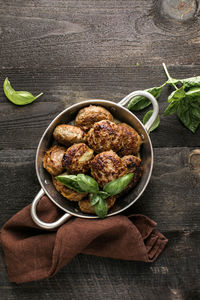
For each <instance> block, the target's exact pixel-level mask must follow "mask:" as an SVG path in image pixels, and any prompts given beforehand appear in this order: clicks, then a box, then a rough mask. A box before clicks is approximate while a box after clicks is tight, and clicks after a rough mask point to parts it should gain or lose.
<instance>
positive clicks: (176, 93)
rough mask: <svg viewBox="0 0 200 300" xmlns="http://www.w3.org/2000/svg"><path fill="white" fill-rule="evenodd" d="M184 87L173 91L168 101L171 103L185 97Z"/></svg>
mask: <svg viewBox="0 0 200 300" xmlns="http://www.w3.org/2000/svg"><path fill="white" fill-rule="evenodd" d="M184 89H185V87H184V86H182V87H181V88H180V89H178V90H175V91H173V92H172V93H171V94H170V95H169V97H168V102H169V103H171V102H173V101H180V100H181V99H182V98H184V97H185V90H184Z"/></svg>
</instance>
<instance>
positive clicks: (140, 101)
mask: <svg viewBox="0 0 200 300" xmlns="http://www.w3.org/2000/svg"><path fill="white" fill-rule="evenodd" d="M162 88H163V87H162V86H159V87H153V88H150V89H146V90H145V92H149V93H150V94H152V95H153V96H154V97H155V98H156V99H157V98H158V97H159V96H160V94H161V92H162ZM150 104H151V101H150V100H149V99H147V98H145V97H143V96H136V97H134V98H133V99H132V100H131V101H130V102H129V104H128V109H129V110H132V111H137V110H141V109H143V108H145V107H147V106H149V105H150Z"/></svg>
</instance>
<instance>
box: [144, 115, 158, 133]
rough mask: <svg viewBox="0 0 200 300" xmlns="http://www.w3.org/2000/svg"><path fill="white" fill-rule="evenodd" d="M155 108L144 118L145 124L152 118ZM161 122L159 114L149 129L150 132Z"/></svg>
mask: <svg viewBox="0 0 200 300" xmlns="http://www.w3.org/2000/svg"><path fill="white" fill-rule="evenodd" d="M152 113H153V110H149V111H148V112H147V113H146V114H145V116H144V118H143V124H146V123H147V121H148V120H149V119H150V117H151V116H152ZM159 124H160V116H159V115H158V116H157V118H156V120H155V122H154V123H153V124H152V126H151V128H150V129H149V132H152V131H153V130H155V129H156V128H157V127H158V126H159Z"/></svg>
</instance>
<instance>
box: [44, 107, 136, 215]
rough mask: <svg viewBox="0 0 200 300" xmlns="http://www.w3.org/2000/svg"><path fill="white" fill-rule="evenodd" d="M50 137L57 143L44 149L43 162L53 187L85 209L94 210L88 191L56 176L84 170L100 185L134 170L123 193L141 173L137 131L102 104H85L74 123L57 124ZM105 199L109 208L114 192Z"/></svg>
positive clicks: (131, 186)
mask: <svg viewBox="0 0 200 300" xmlns="http://www.w3.org/2000/svg"><path fill="white" fill-rule="evenodd" d="M53 137H54V139H55V141H56V143H57V144H56V145H53V146H52V147H51V148H50V149H48V150H47V151H46V153H45V155H44V158H43V166H44V168H45V169H46V170H47V171H48V172H49V173H50V174H51V175H52V182H53V184H54V186H55V188H56V190H57V191H58V192H59V193H61V194H62V196H63V197H65V198H67V199H68V200H69V201H77V202H78V206H79V208H80V210H81V211H82V212H84V213H89V214H95V211H94V207H93V206H91V205H90V195H88V194H87V193H77V192H75V191H74V190H72V189H69V188H68V187H66V186H65V185H64V184H62V183H61V182H60V181H58V180H56V178H55V176H58V175H60V174H63V173H65V174H80V173H82V174H87V175H90V176H92V177H93V178H94V179H95V180H96V181H97V182H98V184H99V187H100V188H103V186H104V185H105V184H107V183H108V182H110V181H112V180H115V179H117V178H119V177H121V176H123V175H125V174H128V173H134V176H133V179H132V181H131V182H130V183H129V185H128V187H127V188H126V189H125V191H123V192H122V193H124V192H127V191H128V190H130V189H131V188H133V187H134V186H135V185H136V184H137V182H138V181H139V180H140V178H141V176H142V164H141V159H140V155H139V151H140V146H141V143H142V139H141V137H140V135H139V134H138V133H137V131H136V130H135V129H134V128H132V127H130V126H129V125H128V124H126V123H116V122H115V121H114V118H113V116H112V114H111V113H110V112H109V111H108V110H106V109H105V108H103V107H101V106H95V105H90V106H89V107H84V108H83V109H81V110H80V111H79V112H78V114H77V116H76V119H75V126H73V125H68V124H60V125H58V126H57V127H56V128H55V129H54V131H53ZM119 196H120V195H119ZM106 201H107V205H108V209H110V208H111V207H112V206H113V205H114V203H115V201H116V196H112V197H109V198H107V199H106Z"/></svg>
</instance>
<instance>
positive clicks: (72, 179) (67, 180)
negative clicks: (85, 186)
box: [56, 175, 85, 193]
mask: <svg viewBox="0 0 200 300" xmlns="http://www.w3.org/2000/svg"><path fill="white" fill-rule="evenodd" d="M56 179H57V180H58V181H60V182H61V183H63V184H64V185H65V186H66V187H68V188H69V189H72V190H74V191H76V192H77V193H84V192H85V191H84V190H82V189H81V188H80V186H79V184H78V182H77V176H76V175H59V176H56Z"/></svg>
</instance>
